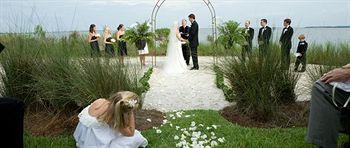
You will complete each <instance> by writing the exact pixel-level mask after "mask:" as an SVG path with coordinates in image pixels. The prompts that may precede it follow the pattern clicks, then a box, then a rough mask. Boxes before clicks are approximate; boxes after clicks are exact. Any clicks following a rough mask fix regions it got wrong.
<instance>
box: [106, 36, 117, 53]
mask: <svg viewBox="0 0 350 148" xmlns="http://www.w3.org/2000/svg"><path fill="white" fill-rule="evenodd" d="M111 40H112V37H109V38H107V39H106V41H107V42H112V41H111ZM105 51H106V53H107V55H108V56H110V57H114V56H115V51H114V46H113V44H107V43H106V44H105Z"/></svg>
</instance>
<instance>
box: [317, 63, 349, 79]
mask: <svg viewBox="0 0 350 148" xmlns="http://www.w3.org/2000/svg"><path fill="white" fill-rule="evenodd" d="M345 66H346V67H347V66H349V64H347V65H345ZM321 81H323V82H325V83H331V82H347V81H350V69H348V68H336V69H333V70H331V71H330V72H327V73H326V74H324V75H323V76H322V77H321Z"/></svg>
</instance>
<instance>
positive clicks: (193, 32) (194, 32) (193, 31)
mask: <svg viewBox="0 0 350 148" xmlns="http://www.w3.org/2000/svg"><path fill="white" fill-rule="evenodd" d="M198 30H199V27H198V23H197V22H196V21H193V23H192V25H191V28H190V32H189V38H188V41H189V42H190V48H191V55H192V61H193V68H195V69H199V65H198V54H197V48H198V45H199V42H198V32H199V31H198Z"/></svg>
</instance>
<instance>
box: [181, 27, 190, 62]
mask: <svg viewBox="0 0 350 148" xmlns="http://www.w3.org/2000/svg"><path fill="white" fill-rule="evenodd" d="M179 32H180V34H181V38H183V39H185V40H188V37H189V32H190V27H188V26H186V27H183V26H181V27H180V28H179ZM181 46H182V55H183V57H184V59H185V61H186V64H187V65H189V64H190V48H189V44H182V45H181Z"/></svg>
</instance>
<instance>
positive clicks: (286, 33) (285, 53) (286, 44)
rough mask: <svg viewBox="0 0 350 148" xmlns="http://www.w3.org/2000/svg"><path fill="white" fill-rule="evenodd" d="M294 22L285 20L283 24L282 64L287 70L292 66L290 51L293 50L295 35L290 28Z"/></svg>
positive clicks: (281, 40)
mask: <svg viewBox="0 0 350 148" xmlns="http://www.w3.org/2000/svg"><path fill="white" fill-rule="evenodd" d="M291 22H292V21H291V20H290V19H285V20H284V22H283V26H284V28H283V30H282V34H281V37H280V44H281V50H282V51H281V54H282V57H281V60H282V61H281V62H282V64H283V65H284V67H285V68H286V69H289V65H290V49H291V48H292V36H293V33H294V30H293V28H292V27H291V26H290V23H291Z"/></svg>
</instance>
